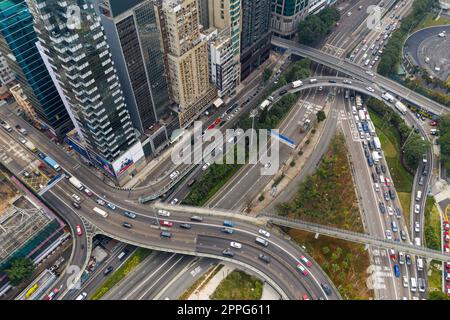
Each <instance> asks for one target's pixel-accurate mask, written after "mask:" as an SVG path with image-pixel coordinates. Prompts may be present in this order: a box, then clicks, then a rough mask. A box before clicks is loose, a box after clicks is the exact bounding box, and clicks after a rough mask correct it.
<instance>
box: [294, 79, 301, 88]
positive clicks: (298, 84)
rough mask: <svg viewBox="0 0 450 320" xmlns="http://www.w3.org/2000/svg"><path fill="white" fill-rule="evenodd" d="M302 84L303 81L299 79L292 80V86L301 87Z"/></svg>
mask: <svg viewBox="0 0 450 320" xmlns="http://www.w3.org/2000/svg"><path fill="white" fill-rule="evenodd" d="M302 85H303V82H302V81H301V80H296V81H294V82H292V88H298V87H301V86H302Z"/></svg>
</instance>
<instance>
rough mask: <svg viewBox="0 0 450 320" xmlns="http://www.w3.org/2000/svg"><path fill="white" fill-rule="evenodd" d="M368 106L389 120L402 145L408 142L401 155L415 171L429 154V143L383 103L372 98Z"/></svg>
mask: <svg viewBox="0 0 450 320" xmlns="http://www.w3.org/2000/svg"><path fill="white" fill-rule="evenodd" d="M367 106H368V107H369V108H370V109H372V110H373V111H374V112H376V113H377V114H378V115H380V116H381V117H383V118H385V119H388V121H389V123H390V124H391V125H392V126H393V127H394V128H395V129H396V130H397V132H398V134H399V136H400V145H403V144H405V142H406V144H405V146H404V149H403V151H404V152H403V153H402V154H401V156H402V157H403V161H404V163H405V164H406V165H407V166H408V168H411V169H412V170H415V169H416V168H417V166H418V165H419V162H420V161H421V159H422V155H423V154H425V153H426V152H427V149H428V148H429V143H428V142H427V141H425V140H423V139H422V137H421V136H420V135H419V134H417V133H415V132H413V133H411V128H409V127H408V126H407V125H406V123H405V121H404V120H403V119H402V117H400V115H398V114H397V113H396V112H395V111H393V110H392V109H391V108H389V107H388V106H386V104H385V103H384V102H383V101H380V100H378V99H375V98H370V99H369V101H368V102H367ZM412 170H410V171H412Z"/></svg>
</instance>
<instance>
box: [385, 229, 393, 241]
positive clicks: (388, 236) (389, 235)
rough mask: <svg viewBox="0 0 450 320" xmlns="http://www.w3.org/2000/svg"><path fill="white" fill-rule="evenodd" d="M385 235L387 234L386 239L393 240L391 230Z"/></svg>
mask: <svg viewBox="0 0 450 320" xmlns="http://www.w3.org/2000/svg"><path fill="white" fill-rule="evenodd" d="M385 234H386V239H388V240H392V232H391V230H386V232H385Z"/></svg>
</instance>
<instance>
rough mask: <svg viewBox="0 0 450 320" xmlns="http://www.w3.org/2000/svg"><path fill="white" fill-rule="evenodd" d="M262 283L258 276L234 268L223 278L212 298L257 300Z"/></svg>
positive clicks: (259, 297)
mask: <svg viewBox="0 0 450 320" xmlns="http://www.w3.org/2000/svg"><path fill="white" fill-rule="evenodd" d="M262 290H263V283H262V281H261V280H259V279H258V278H256V277H254V276H251V275H248V274H246V273H245V272H243V271H240V270H234V271H233V272H231V273H230V274H229V275H228V276H227V277H226V278H225V279H223V280H222V281H221V282H220V284H219V286H218V287H217V288H216V290H215V291H214V293H213V294H212V295H211V299H212V300H259V299H261V296H262Z"/></svg>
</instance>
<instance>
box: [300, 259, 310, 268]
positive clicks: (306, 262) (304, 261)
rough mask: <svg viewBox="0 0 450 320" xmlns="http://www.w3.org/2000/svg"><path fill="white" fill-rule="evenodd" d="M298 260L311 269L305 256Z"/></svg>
mask: <svg viewBox="0 0 450 320" xmlns="http://www.w3.org/2000/svg"><path fill="white" fill-rule="evenodd" d="M300 260H302V262H303V263H304V264H306V266H307V267H311V266H312V263H311V261H309V260H308V259H307V258H306V257H305V256H301V257H300Z"/></svg>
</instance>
